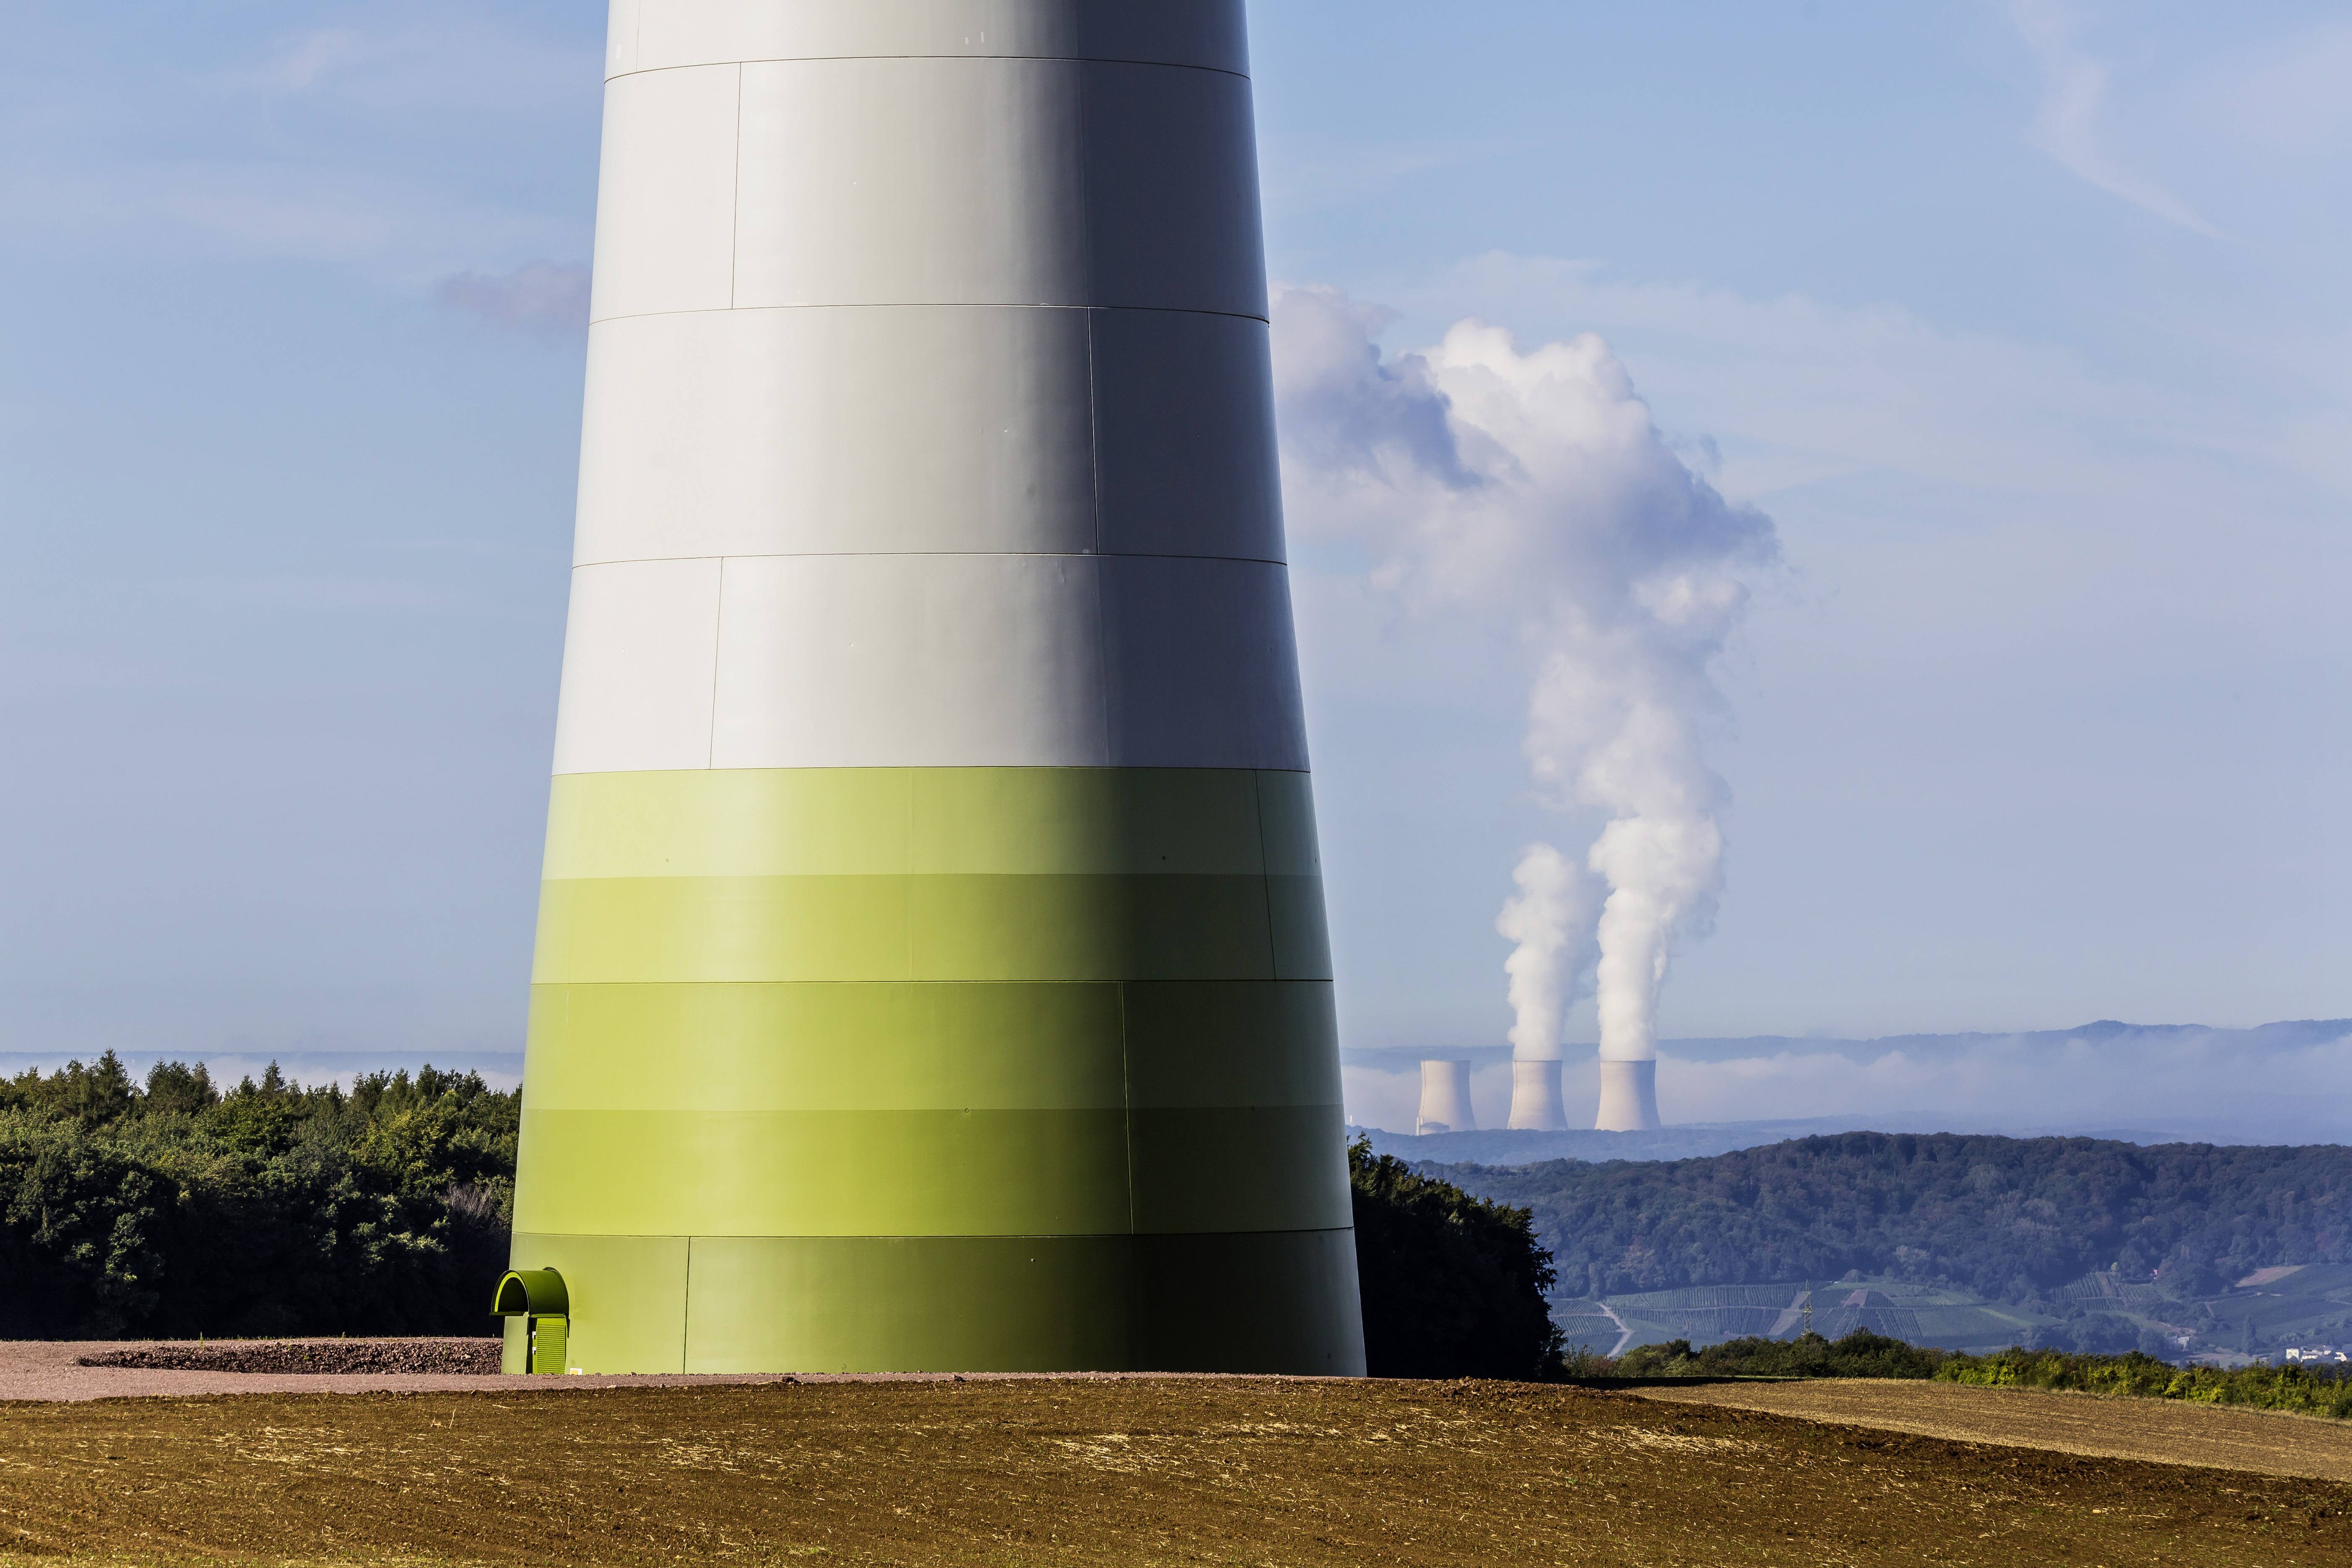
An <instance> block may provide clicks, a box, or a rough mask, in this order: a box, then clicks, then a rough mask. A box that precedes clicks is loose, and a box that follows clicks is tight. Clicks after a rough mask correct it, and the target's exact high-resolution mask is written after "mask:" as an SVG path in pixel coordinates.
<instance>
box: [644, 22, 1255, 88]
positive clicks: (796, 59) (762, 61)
mask: <svg viewBox="0 0 2352 1568" xmlns="http://www.w3.org/2000/svg"><path fill="white" fill-rule="evenodd" d="M639 26H643V23H642V22H640V24H639ZM836 60H1044V61H1049V62H1066V63H1068V64H1071V65H1081V66H1156V67H1158V68H1160V69H1161V70H1171V71H1205V72H1207V73H1208V74H1209V75H1211V76H1229V77H1232V78H1233V79H1234V80H1236V81H1248V80H1250V75H1249V73H1248V72H1247V71H1233V70H1227V69H1226V68H1224V67H1223V66H1196V65H1188V64H1186V63H1185V62H1184V61H1182V60H1130V59H1125V58H1118V57H1117V56H1111V55H757V56H751V57H748V58H743V59H740V60H681V61H679V62H678V63H677V65H674V66H645V67H642V68H638V69H636V70H625V71H618V72H615V73H614V74H613V75H612V76H608V77H606V78H605V81H606V82H608V83H609V82H616V81H619V80H620V79H622V78H623V77H632V76H659V75H660V74H661V73H662V72H664V71H690V70H708V69H709V68H711V67H712V66H797V65H823V64H827V63H829V62H832V61H836Z"/></svg>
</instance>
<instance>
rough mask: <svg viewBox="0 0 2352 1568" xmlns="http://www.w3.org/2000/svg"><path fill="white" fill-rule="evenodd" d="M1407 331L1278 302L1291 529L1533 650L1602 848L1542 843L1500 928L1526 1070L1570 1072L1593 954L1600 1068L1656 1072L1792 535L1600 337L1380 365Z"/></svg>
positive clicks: (1362, 309)
mask: <svg viewBox="0 0 2352 1568" xmlns="http://www.w3.org/2000/svg"><path fill="white" fill-rule="evenodd" d="M1392 319H1393V318H1392V317H1391V316H1390V315H1389V314H1388V313H1387V312H1384V311H1381V310H1378V309H1376V308H1373V307H1369V306H1365V305H1361V304H1358V303H1356V302H1354V301H1352V300H1349V299H1347V298H1346V297H1345V296H1344V295H1341V294H1339V293H1338V292H1336V291H1334V290H1331V289H1277V290H1276V298H1275V306H1274V345H1275V384H1276V397H1277V401H1278V405H1279V415H1280V420H1281V426H1282V438H1283V456H1284V479H1285V492H1286V502H1287V508H1288V511H1289V514H1290V517H1291V520H1292V522H1293V524H1294V526H1295V527H1297V529H1298V530H1299V531H1300V532H1301V533H1302V535H1304V536H1306V537H1308V538H1315V537H1318V536H1320V537H1323V538H1326V539H1345V540H1349V541H1351V542H1355V543H1356V544H1358V545H1359V546H1360V547H1362V548H1363V549H1365V550H1366V551H1367V552H1369V553H1370V557H1371V559H1372V561H1373V563H1374V564H1373V566H1372V570H1371V574H1370V575H1371V581H1372V582H1373V584H1375V585H1376V586H1377V587H1380V588H1381V589H1384V590H1386V591H1388V592H1390V593H1391V594H1394V595H1397V596H1398V597H1399V598H1400V599H1402V601H1403V602H1404V603H1405V604H1407V605H1410V606H1412V607H1413V608H1415V609H1418V610H1422V611H1424V612H1430V613H1436V612H1441V611H1447V610H1453V611H1467V612H1471V613H1474V614H1476V615H1478V616H1482V617H1484V618H1486V619H1488V620H1489V621H1492V620H1495V619H1501V620H1503V621H1504V622H1505V623H1506V624H1507V625H1508V626H1511V627H1512V628H1513V629H1514V631H1515V632H1516V633H1517V636H1518V637H1519V638H1520V639H1521V642H1522V645H1523V647H1524V648H1525V651H1526V654H1527V656H1528V660H1529V663H1530V667H1531V668H1530V695H1529V700H1528V728H1527V737H1526V748H1527V754H1528V763H1529V765H1530V767H1531V769H1532V771H1533V773H1534V775H1535V778H1536V781H1537V784H1538V787H1539V789H1540V790H1541V791H1542V792H1543V794H1544V795H1545V797H1546V799H1547V800H1548V802H1549V804H1550V805H1553V806H1555V807H1556V808H1558V809H1560V810H1563V811H1590V812H1594V813H1597V814H1599V815H1600V816H1603V817H1605V819H1606V826H1603V827H1602V828H1601V831H1600V835H1599V837H1598V838H1597V839H1596V840H1595V841H1594V842H1593V844H1592V846H1591V850H1590V853H1589V854H1588V855H1587V856H1585V857H1584V858H1583V861H1584V865H1583V867H1579V866H1578V865H1577V863H1576V862H1575V861H1574V860H1573V859H1571V858H1568V857H1565V856H1562V855H1559V853H1557V852H1556V851H1554V850H1552V849H1551V848H1550V847H1549V846H1545V845H1538V846H1535V847H1532V848H1530V849H1529V850H1528V852H1527V854H1526V855H1525V856H1524V857H1523V858H1522V859H1521V861H1520V863H1519V866H1518V868H1517V872H1516V873H1515V879H1516V880H1517V883H1518V887H1519V892H1518V894H1517V896H1516V897H1515V898H1513V899H1512V900H1510V901H1509V903H1507V905H1506V906H1505V908H1504V910H1503V914H1502V917H1501V919H1500V920H1499V921H1497V926H1498V929H1500V930H1501V931H1502V932H1503V934H1504V935H1505V936H1507V937H1508V938H1510V939H1511V940H1512V941H1513V942H1515V943H1516V944H1517V947H1516V950H1515V951H1514V952H1513V953H1512V954H1511V957H1510V959H1509V960H1508V962H1507V965H1506V968H1507V971H1508V973H1509V975H1510V982H1511V1004H1512V1008H1513V1011H1514V1012H1515V1014H1516V1015H1517V1024H1516V1026H1515V1027H1514V1028H1513V1030H1512V1032H1511V1039H1512V1044H1513V1046H1514V1047H1515V1048H1514V1053H1513V1054H1514V1055H1515V1056H1517V1057H1518V1058H1521V1059H1535V1060H1543V1059H1549V1058H1556V1057H1557V1056H1558V1055H1559V1035H1560V1021H1561V1016H1562V1015H1563V1014H1564V1013H1565V1011H1566V1009H1567V1006H1568V1005H1569V1004H1570V1002H1571V1001H1572V1000H1573V999H1574V996H1575V994H1576V983H1577V981H1578V980H1579V978H1580V975H1581V973H1582V972H1583V970H1584V968H1585V966H1586V964H1588V963H1593V962H1594V957H1593V955H1594V954H1596V953H1597V974H1596V986H1597V991H1598V996H1599V1006H1600V1016H1601V1056H1602V1058H1604V1059H1614V1060H1643V1059H1647V1058H1651V1057H1653V1056H1654V1054H1655V1048H1656V1016H1657V1003H1658V991H1659V987H1660V984H1662V983H1663V981H1664V976H1665V972H1666V963H1667V959H1668V956H1669V954H1670V952H1671V951H1672V948H1673V943H1674V940H1675V937H1676V936H1677V935H1678V934H1681V933H1684V932H1696V931H1701V930H1703V929H1704V928H1705V926H1706V923H1707V921H1709V920H1710V919H1711V918H1712V916H1713V913H1714V909H1715V900H1716V896H1717V892H1718V890H1719V889H1720V888H1721V886H1722V868H1723V843H1724V841H1723V831H1722V826H1721V820H1720V819H1721V814H1722V811H1723V807H1724V805H1725V802H1726V798H1727V792H1726V789H1725V786H1724V784H1723V781H1722V780H1721V779H1720V778H1719V777H1718V776H1717V774H1716V773H1715V772H1714V771H1713V770H1712V769H1711V768H1709V767H1708V766H1707V764H1706V761H1705V760H1704V756H1703V747H1702V743H1703V742H1704V741H1705V740H1706V738H1707V736H1708V734H1709V732H1710V731H1712V730H1714V729H1715V728H1716V727H1717V725H1719V723H1720V722H1721V721H1722V719H1723V718H1724V715H1725V704H1724V701H1723V698H1722V694H1721V692H1720V690H1719V689H1717V685H1716V683H1715V679H1714V676H1713V673H1712V668H1711V667H1712V665H1713V663H1714V661H1715V659H1716V658H1717V655H1718V654H1720V653H1721V652H1722V650H1723V647H1724V644H1725V641H1726V639H1727V637H1729V636H1730V634H1731V632H1732V630H1733V628H1734V627H1735V626H1737V625H1738V621H1739V618H1740V616H1741V615H1742V613H1743V612H1744V610H1745V608H1746V605H1747V601H1748V590H1747V587H1746V585H1745V584H1744V582H1743V581H1742V574H1743V572H1745V571H1748V570H1752V569H1754V568H1758V567H1760V566H1763V565H1766V564H1768V563H1770V562H1772V561H1773V560H1775V559H1776V558H1777V556H1778V552H1779V546H1778V543H1777V541H1776V539H1775V537H1774V533H1773V529H1772V522H1771V520H1770V519H1769V518H1768V517H1766V516H1764V514H1763V513H1761V512H1759V511H1757V510H1754V509H1753V508H1750V507H1741V506H1733V505H1731V504H1729V503H1727V502H1726V501H1725V500H1724V499H1723V497H1722V496H1720V495H1719V494H1717V492H1716V490H1715V489H1714V488H1713V487H1712V486H1710V485H1709V484H1707V483H1706V480H1705V479H1701V478H1699V477H1698V476H1697V475H1696V474H1694V473H1693V472H1691V470H1690V469H1689V468H1686V467H1685V466H1684V464H1683V463H1682V461H1681V460H1680V459H1679V458H1676V457H1675V454H1674V453H1673V452H1672V451H1671V450H1670V449H1669V448H1668V447H1667V446H1666V444H1665V442H1664V439H1663V438H1662V437H1660V436H1659V434H1658V431H1657V427H1656V426H1655V425H1654V423H1653V422H1652V420H1651V417H1650V411H1649V408H1648V406H1647V405H1644V404H1643V402H1642V401H1641V399H1640V398H1638V397H1637V396H1635V395H1634V393H1633V383H1632V381H1631V379H1630V378H1629V377H1628V376H1627V374H1626V373H1625V369H1624V367H1623V366H1622V364H1620V363H1618V361H1617V359H1616V356H1615V355H1614V354H1612V353H1611V352H1610V350H1609V346H1608V344H1606V343H1604V342H1601V339H1600V338H1598V337H1596V336H1593V335H1592V334H1591V333H1587V334H1585V335H1583V336H1581V337H1579V338H1577V339H1575V340H1573V341H1572V342H1556V343H1547V344H1545V345H1543V346H1542V347H1540V348H1537V349H1534V350H1532V351H1529V352H1528V353H1521V352H1519V350H1518V348H1517V345H1516V344H1515V343H1514V342H1512V340H1511V337H1510V335H1509V334H1508V333H1507V332H1506V331H1502V330H1500V329H1498V328H1496V327H1492V326H1488V325H1486V323H1484V322H1482V321H1460V322H1457V323H1456V324H1455V325H1454V327H1453V328H1452V329H1451V330H1450V331H1447V332H1446V334H1445V336H1444V341H1443V342H1440V343H1438V344H1437V346H1435V347H1434V348H1429V349H1424V350H1422V351H1421V352H1419V353H1408V354H1399V355H1395V356H1393V357H1391V358H1388V359H1386V360H1383V358H1382V356H1381V351H1380V349H1379V346H1378V344H1377V343H1376V342H1375V341H1374V340H1375V337H1376V335H1377V333H1378V332H1379V331H1381V329H1383V328H1384V327H1385V326H1386V325H1387V324H1388V323H1389V321H1391V320H1392ZM1586 868H1589V870H1590V872H1591V873H1592V874H1594V875H1595V876H1597V878H1598V879H1602V880H1605V881H1606V883H1607V885H1608V889H1609V891H1608V895H1607V899H1606V900H1605V902H1601V901H1600V900H1596V899H1595V898H1594V897H1593V896H1592V891H1593V889H1594V884H1593V882H1592V881H1591V879H1587V878H1586V877H1585V876H1584V874H1583V873H1584V871H1585V869H1586ZM1596 905H1597V906H1598V907H1597V908H1596Z"/></svg>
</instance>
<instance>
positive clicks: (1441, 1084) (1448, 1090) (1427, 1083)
mask: <svg viewBox="0 0 2352 1568" xmlns="http://www.w3.org/2000/svg"><path fill="white" fill-rule="evenodd" d="M1477 1130H1478V1118H1477V1117H1476V1116H1475V1115H1474V1114H1473V1113H1472V1112H1471V1110H1470V1064H1469V1063H1468V1062H1451V1061H1436V1060H1429V1061H1424V1062H1423V1063H1422V1064H1421V1109H1420V1110H1419V1111H1417V1112H1415V1113H1414V1116H1413V1119H1412V1131H1413V1134H1414V1136H1416V1137H1418V1136H1420V1135H1422V1134H1423V1133H1429V1132H1475V1131H1477Z"/></svg>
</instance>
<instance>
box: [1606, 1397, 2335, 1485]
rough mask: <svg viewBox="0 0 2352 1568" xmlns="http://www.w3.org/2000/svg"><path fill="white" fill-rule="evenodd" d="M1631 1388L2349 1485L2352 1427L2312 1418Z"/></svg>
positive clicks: (1965, 1438) (2060, 1400)
mask: <svg viewBox="0 0 2352 1568" xmlns="http://www.w3.org/2000/svg"><path fill="white" fill-rule="evenodd" d="M1637 1392H1639V1393H1640V1394H1642V1395H1643V1397H1645V1398H1650V1399H1670V1400H1675V1401H1677V1402H1681V1403H1687V1404H1697V1405H1732V1406H1736V1407H1738V1408H1739V1409H1742V1410H1763V1411H1770V1412H1772V1413H1773V1414H1775V1415H1797V1416H1802V1417H1803V1418H1805V1419H1806V1420H1809V1421H1838V1422H1844V1423H1846V1424H1848V1425H1850V1426H1874V1427H1877V1428H1880V1429H1881V1430H1884V1431H1890V1432H1910V1433H1916V1434H1917V1435H1919V1436H1926V1437H1948V1438H1953V1439H1956V1440H1958V1441H1960V1442H1967V1443H2000V1444H2005V1445H2009V1446H2012V1447H2025V1448H2048V1449H2055V1450H2057V1451H2059V1452H2061V1453H2067V1454H2088V1455H2096V1456H2098V1457H2100V1458H2116V1459H2152V1460H2155V1461H2157V1462H2158V1463H2161V1464H2171V1465H2210V1466H2214V1467H2217V1468H2222V1469H2231V1470H2252V1471H2256V1472H2259V1473H2262V1474H2265V1475H2273V1476H2310V1477H2315V1478H2318V1479H2326V1480H2332V1481H2347V1482H2352V1423H2347V1422H2343V1421H2331V1420H2328V1419H2326V1418H2325V1417H2323V1416H2316V1415H2287V1414H2285V1413H2283V1412H2279V1411H2271V1410H2252V1409H2245V1408H2232V1407H2231V1406H2228V1405H2189V1404H2185V1403H2178V1402H2175V1401H2172V1400H2167V1399H2135V1398H2122V1397H2116V1398H2105V1397H2102V1396H2100V1395H2098V1394H2063V1393H2053V1392H2051V1391H2048V1390H2044V1389H2038V1388H1972V1387H1969V1386H1968V1385H1966V1384H1956V1383H1911V1382H1896V1381H1893V1380H1882V1379H1874V1378H1859V1377H1836V1378H1822V1379H1819V1380H1817V1381H1811V1382H1804V1383H1719V1384H1703V1385H1700V1386H1696V1387H1691V1388H1645V1389H1641V1390H1638V1391H1637Z"/></svg>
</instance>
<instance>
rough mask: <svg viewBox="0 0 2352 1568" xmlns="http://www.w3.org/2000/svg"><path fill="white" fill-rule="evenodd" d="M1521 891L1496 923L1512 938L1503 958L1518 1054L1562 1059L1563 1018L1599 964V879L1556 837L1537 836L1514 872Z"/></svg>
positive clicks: (1513, 1043) (1526, 1058)
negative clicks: (1555, 843)
mask: <svg viewBox="0 0 2352 1568" xmlns="http://www.w3.org/2000/svg"><path fill="white" fill-rule="evenodd" d="M1511 880H1512V881H1514V882H1516V883H1517V884H1518V889H1519V890H1518V893H1517V896H1516V897H1514V898H1511V899H1508V900H1505V901H1504V904H1503V912H1502V913H1501V914H1499V915H1497V916H1496V917H1495V929H1496V931H1499V932H1501V933H1502V935H1503V936H1504V937H1505V938H1506V939H1507V940H1508V941H1509V942H1511V943H1512V944H1513V945H1512V948H1511V956H1510V957H1509V958H1507V959H1505V960H1504V961H1503V972H1504V973H1507V974H1508V975H1509V976H1510V977H1511V1014H1512V1018H1513V1023H1512V1025H1511V1056H1512V1057H1513V1058H1514V1059H1516V1060H1518V1061H1523V1062H1555V1061H1558V1060H1559V1057H1560V1026H1561V1024H1562V1022H1563V1021H1564V1020H1565V1019H1566V1017H1567V1016H1568V1008H1569V1005H1570V1003H1571V1002H1574V1001H1575V1000H1576V996H1577V983H1578V981H1579V980H1580V979H1581V978H1582V977H1583V974H1584V973H1585V971H1587V970H1588V969H1591V967H1592V963H1593V959H1594V957H1595V956H1596V955H1595V953H1594V952H1593V927H1594V923H1595V916H1596V914H1597V912H1598V911H1599V910H1600V908H1601V898H1600V889H1599V888H1598V887H1597V886H1596V884H1597V882H1598V881H1599V879H1598V878H1596V877H1595V876H1594V875H1593V874H1592V872H1591V870H1590V869H1589V868H1586V867H1584V866H1581V865H1580V864H1578V863H1577V862H1576V861H1574V860H1570V859H1569V858H1567V857H1566V856H1564V855H1562V854H1561V853H1560V852H1559V850H1557V849H1555V848H1553V847H1551V846H1550V845H1549V844H1530V845H1528V847H1527V849H1526V851H1525V852H1524V853H1523V854H1521V855H1520V857H1519V863H1518V866H1517V868H1515V869H1514V870H1513V871H1512V872H1511Z"/></svg>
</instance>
